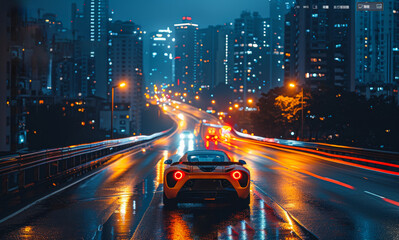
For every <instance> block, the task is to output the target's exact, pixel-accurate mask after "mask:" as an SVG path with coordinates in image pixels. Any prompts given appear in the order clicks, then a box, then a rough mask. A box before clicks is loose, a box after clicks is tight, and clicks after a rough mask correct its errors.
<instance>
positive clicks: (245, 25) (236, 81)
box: [231, 12, 270, 99]
mask: <svg viewBox="0 0 399 240" xmlns="http://www.w3.org/2000/svg"><path fill="white" fill-rule="evenodd" d="M269 29H270V23H269V20H268V19H266V18H262V17H261V16H260V15H259V13H257V12H254V13H253V14H251V13H250V12H243V13H242V14H241V16H240V18H237V19H235V21H234V68H233V71H234V78H233V81H232V82H231V85H232V87H233V88H234V92H236V93H242V94H241V95H242V97H243V98H244V99H245V98H246V96H247V95H248V94H249V95H259V94H260V93H261V92H266V91H267V90H268V89H269V85H270V82H269V81H270V79H269V71H270V68H269V67H270V66H269V64H268V59H269V58H268V56H269V55H270V53H268V48H267V46H268V45H270V43H269V42H268V37H269V34H270V31H269Z"/></svg>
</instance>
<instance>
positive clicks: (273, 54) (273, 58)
mask: <svg viewBox="0 0 399 240" xmlns="http://www.w3.org/2000/svg"><path fill="white" fill-rule="evenodd" d="M295 2H296V1H293V0H269V12H270V14H269V16H270V22H269V23H268V24H270V25H269V27H270V32H271V34H270V35H269V36H268V39H267V41H268V44H267V46H266V47H267V48H268V52H270V55H268V57H269V60H268V63H269V64H270V66H269V69H270V71H269V72H268V73H269V88H270V89H272V88H275V87H281V86H282V85H283V82H284V68H285V66H284V61H283V59H284V46H285V41H284V28H285V25H284V24H285V15H286V14H287V13H288V12H289V11H290V9H291V8H292V7H293V6H294V5H295Z"/></svg>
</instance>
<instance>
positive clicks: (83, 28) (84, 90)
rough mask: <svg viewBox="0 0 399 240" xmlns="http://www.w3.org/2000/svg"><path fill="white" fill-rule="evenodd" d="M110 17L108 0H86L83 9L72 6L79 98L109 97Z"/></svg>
mask: <svg viewBox="0 0 399 240" xmlns="http://www.w3.org/2000/svg"><path fill="white" fill-rule="evenodd" d="M110 20H112V19H110V12H109V7H108V0H85V1H84V7H83V12H82V11H81V9H78V8H77V7H76V4H73V5H72V31H73V33H74V41H75V54H74V59H75V61H76V62H75V76H74V90H75V91H76V92H75V95H76V96H77V97H85V96H97V97H101V98H104V99H106V98H107V95H108V92H109V82H107V38H108V28H109V24H108V23H109V21H110Z"/></svg>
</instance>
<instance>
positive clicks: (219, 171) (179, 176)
mask: <svg viewBox="0 0 399 240" xmlns="http://www.w3.org/2000/svg"><path fill="white" fill-rule="evenodd" d="M165 164H167V165H168V166H167V167H166V169H165V172H164V193H163V203H164V205H165V206H166V207H168V206H176V205H177V203H180V202H233V203H236V204H239V205H241V206H247V205H248V204H249V202H250V193H249V189H250V172H249V170H248V169H247V168H245V167H244V166H243V165H244V164H246V163H245V161H243V160H240V161H239V162H233V161H232V160H231V159H230V158H229V157H228V155H227V154H226V153H224V152H223V151H211V150H197V151H189V152H187V153H186V154H184V155H183V156H182V157H181V158H180V160H179V161H178V162H174V163H172V160H166V161H165Z"/></svg>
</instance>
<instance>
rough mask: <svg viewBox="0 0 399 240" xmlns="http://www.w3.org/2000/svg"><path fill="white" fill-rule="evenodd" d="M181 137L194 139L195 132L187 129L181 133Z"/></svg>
mask: <svg viewBox="0 0 399 240" xmlns="http://www.w3.org/2000/svg"><path fill="white" fill-rule="evenodd" d="M180 138H181V139H193V138H194V134H193V133H192V132H190V131H188V130H185V131H183V132H181V133H180Z"/></svg>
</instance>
